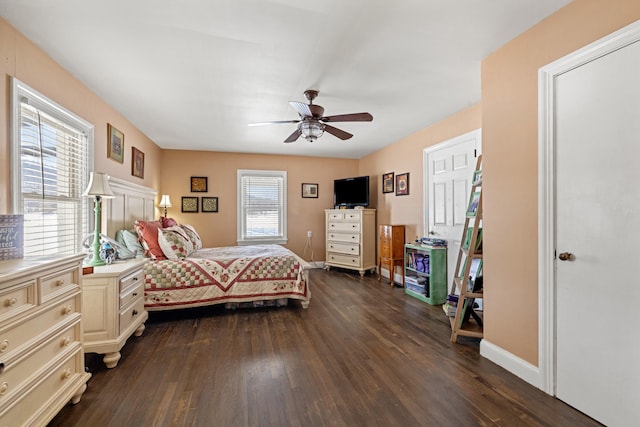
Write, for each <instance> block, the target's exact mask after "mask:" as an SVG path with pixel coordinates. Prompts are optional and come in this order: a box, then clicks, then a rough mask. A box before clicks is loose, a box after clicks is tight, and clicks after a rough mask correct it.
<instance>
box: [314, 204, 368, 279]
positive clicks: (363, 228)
mask: <svg viewBox="0 0 640 427" xmlns="http://www.w3.org/2000/svg"><path fill="white" fill-rule="evenodd" d="M325 218H326V232H327V235H326V239H327V241H326V248H327V249H326V257H325V266H326V268H330V267H331V266H333V267H341V268H348V269H352V270H357V271H358V272H359V273H360V275H361V276H363V275H364V273H365V271H367V270H371V271H374V270H375V268H376V259H375V252H376V242H375V225H376V210H375V209H326V210H325Z"/></svg>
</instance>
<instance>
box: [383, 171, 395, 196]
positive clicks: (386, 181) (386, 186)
mask: <svg viewBox="0 0 640 427" xmlns="http://www.w3.org/2000/svg"><path fill="white" fill-rule="evenodd" d="M382 192H383V193H393V172H389V173H385V174H384V175H382Z"/></svg>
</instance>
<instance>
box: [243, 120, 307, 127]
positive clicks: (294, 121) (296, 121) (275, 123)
mask: <svg viewBox="0 0 640 427" xmlns="http://www.w3.org/2000/svg"><path fill="white" fill-rule="evenodd" d="M281 123H300V120H277V121H275V122H260V123H249V126H262V125H277V124H281Z"/></svg>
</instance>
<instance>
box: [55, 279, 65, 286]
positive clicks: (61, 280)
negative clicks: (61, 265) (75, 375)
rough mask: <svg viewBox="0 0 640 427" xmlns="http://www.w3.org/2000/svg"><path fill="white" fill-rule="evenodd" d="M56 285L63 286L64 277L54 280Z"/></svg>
mask: <svg viewBox="0 0 640 427" xmlns="http://www.w3.org/2000/svg"><path fill="white" fill-rule="evenodd" d="M56 286H64V279H60V280H58V281H57V282H56Z"/></svg>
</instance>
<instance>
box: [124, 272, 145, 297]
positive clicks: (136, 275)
mask: <svg viewBox="0 0 640 427" xmlns="http://www.w3.org/2000/svg"><path fill="white" fill-rule="evenodd" d="M140 283H142V284H143V285H144V272H143V271H142V269H139V270H136V271H134V272H133V273H131V274H129V275H128V276H125V277H123V278H122V279H120V292H124V291H126V290H128V289H129V288H131V287H132V286H133V287H136V286H138V284H140Z"/></svg>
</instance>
